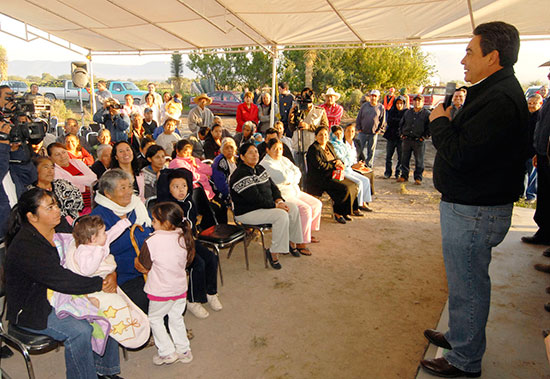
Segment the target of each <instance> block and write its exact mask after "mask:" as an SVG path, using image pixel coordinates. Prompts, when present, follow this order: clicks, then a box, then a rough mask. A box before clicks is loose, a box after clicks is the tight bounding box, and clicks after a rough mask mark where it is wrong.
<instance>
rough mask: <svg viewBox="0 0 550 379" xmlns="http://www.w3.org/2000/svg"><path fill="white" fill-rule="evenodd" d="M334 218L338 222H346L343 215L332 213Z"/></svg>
mask: <svg viewBox="0 0 550 379" xmlns="http://www.w3.org/2000/svg"><path fill="white" fill-rule="evenodd" d="M334 220H335V221H336V222H338V223H340V224H345V223H346V219H344V217H343V216H340V215H334Z"/></svg>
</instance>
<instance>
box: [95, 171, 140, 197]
mask: <svg viewBox="0 0 550 379" xmlns="http://www.w3.org/2000/svg"><path fill="white" fill-rule="evenodd" d="M124 179H126V180H129V181H130V182H132V176H131V175H130V174H128V173H127V172H126V171H124V170H122V169H121V168H112V169H110V170H107V171H105V173H104V174H103V175H101V178H100V179H99V183H98V191H99V193H101V194H102V195H105V193H108V194H111V195H112V194H113V192H114V191H115V188H116V186H117V184H118V182H119V181H121V180H124Z"/></svg>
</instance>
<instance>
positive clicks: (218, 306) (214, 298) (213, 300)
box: [206, 294, 223, 312]
mask: <svg viewBox="0 0 550 379" xmlns="http://www.w3.org/2000/svg"><path fill="white" fill-rule="evenodd" d="M206 299H207V300H208V305H210V308H212V310H213V311H216V312H218V311H221V310H222V308H223V307H222V303H220V300H219V299H218V294H215V295H208V294H207V295H206Z"/></svg>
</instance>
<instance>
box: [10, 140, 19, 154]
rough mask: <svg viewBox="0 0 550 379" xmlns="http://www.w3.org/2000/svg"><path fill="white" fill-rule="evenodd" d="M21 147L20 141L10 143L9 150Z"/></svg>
mask: <svg viewBox="0 0 550 379" xmlns="http://www.w3.org/2000/svg"><path fill="white" fill-rule="evenodd" d="M20 147H21V142H14V143H10V148H11V151H12V152H13V151H17V150H19V148H20Z"/></svg>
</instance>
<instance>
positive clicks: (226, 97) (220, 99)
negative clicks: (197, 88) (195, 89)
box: [189, 91, 242, 115]
mask: <svg viewBox="0 0 550 379" xmlns="http://www.w3.org/2000/svg"><path fill="white" fill-rule="evenodd" d="M207 95H208V97H210V98H212V104H210V105H209V106H208V108H209V109H210V110H211V111H212V113H214V114H228V115H236V114H237V107H238V106H239V104H240V103H242V101H241V97H240V93H239V92H235V91H214V92H210V93H208V94H207ZM193 99H194V98H191V101H190V102H189V108H193V107H196V106H197V104H195V102H194V101H193Z"/></svg>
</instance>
